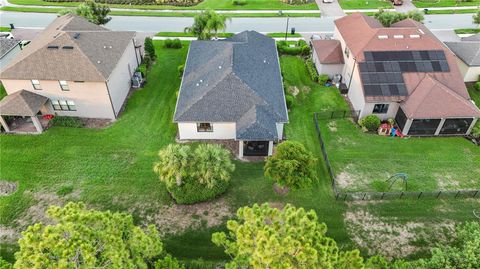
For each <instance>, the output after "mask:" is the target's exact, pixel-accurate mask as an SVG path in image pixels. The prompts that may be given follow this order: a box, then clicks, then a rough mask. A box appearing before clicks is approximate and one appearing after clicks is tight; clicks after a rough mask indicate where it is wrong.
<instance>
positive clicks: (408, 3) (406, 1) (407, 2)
mask: <svg viewBox="0 0 480 269" xmlns="http://www.w3.org/2000/svg"><path fill="white" fill-rule="evenodd" d="M394 7H395V11H397V12H402V13H407V12H409V11H412V10H417V7H416V6H415V5H414V4H413V3H412V0H403V4H402V5H401V6H394Z"/></svg>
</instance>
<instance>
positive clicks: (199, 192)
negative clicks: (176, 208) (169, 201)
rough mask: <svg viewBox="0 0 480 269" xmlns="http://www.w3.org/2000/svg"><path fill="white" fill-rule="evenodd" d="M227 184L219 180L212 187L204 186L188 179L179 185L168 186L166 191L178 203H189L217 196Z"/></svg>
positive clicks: (223, 190)
mask: <svg viewBox="0 0 480 269" xmlns="http://www.w3.org/2000/svg"><path fill="white" fill-rule="evenodd" d="M229 184H230V183H229V182H226V181H219V182H218V184H216V185H214V186H213V188H206V187H205V185H202V184H200V183H199V182H198V181H196V180H189V181H187V182H185V183H184V184H183V185H181V186H178V185H174V186H173V187H170V188H168V191H169V192H170V194H171V195H172V197H173V199H175V201H176V202H177V203H178V204H186V205H190V204H194V203H197V202H202V201H207V200H210V199H213V198H215V197H218V196H219V195H221V194H222V193H224V192H225V191H226V190H227V188H228V186H229Z"/></svg>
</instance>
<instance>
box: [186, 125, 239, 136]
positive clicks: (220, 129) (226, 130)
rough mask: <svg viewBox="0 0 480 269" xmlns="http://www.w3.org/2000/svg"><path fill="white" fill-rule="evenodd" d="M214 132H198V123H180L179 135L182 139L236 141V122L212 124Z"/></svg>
mask: <svg viewBox="0 0 480 269" xmlns="http://www.w3.org/2000/svg"><path fill="white" fill-rule="evenodd" d="M211 124H212V127H213V132H197V123H195V122H179V123H178V134H179V138H180V139H235V138H236V128H235V123H234V122H214V123H211Z"/></svg>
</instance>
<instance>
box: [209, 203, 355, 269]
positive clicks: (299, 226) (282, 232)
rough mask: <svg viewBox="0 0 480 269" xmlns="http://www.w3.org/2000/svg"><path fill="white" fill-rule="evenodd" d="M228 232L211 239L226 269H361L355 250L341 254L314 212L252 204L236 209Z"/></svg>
mask: <svg viewBox="0 0 480 269" xmlns="http://www.w3.org/2000/svg"><path fill="white" fill-rule="evenodd" d="M227 229H228V234H226V233H224V232H218V233H214V234H213V235H212V241H213V243H214V244H215V245H217V246H222V247H224V248H225V253H226V254H228V255H229V256H230V257H231V261H230V262H229V263H228V264H227V265H226V268H254V269H255V268H345V269H347V268H351V269H354V268H363V259H362V257H361V256H360V254H359V252H358V250H354V251H347V252H342V251H340V250H339V249H338V247H337V244H336V243H335V241H334V240H333V239H331V238H329V237H326V236H325V233H326V231H327V226H326V225H325V224H324V223H319V222H318V219H317V215H316V213H315V212H314V211H313V210H310V211H305V210H304V209H303V208H295V207H294V206H292V205H290V204H287V205H286V206H285V207H284V208H283V209H282V210H279V209H277V208H272V207H270V206H268V204H263V205H258V204H254V205H253V206H252V207H242V208H240V209H238V211H237V218H236V219H235V220H229V221H228V222H227Z"/></svg>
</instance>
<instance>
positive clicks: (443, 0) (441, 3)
mask: <svg viewBox="0 0 480 269" xmlns="http://www.w3.org/2000/svg"><path fill="white" fill-rule="evenodd" d="M413 4H414V5H415V6H416V7H419V8H424V7H456V6H479V5H480V0H472V1H470V2H467V1H456V0H413Z"/></svg>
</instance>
